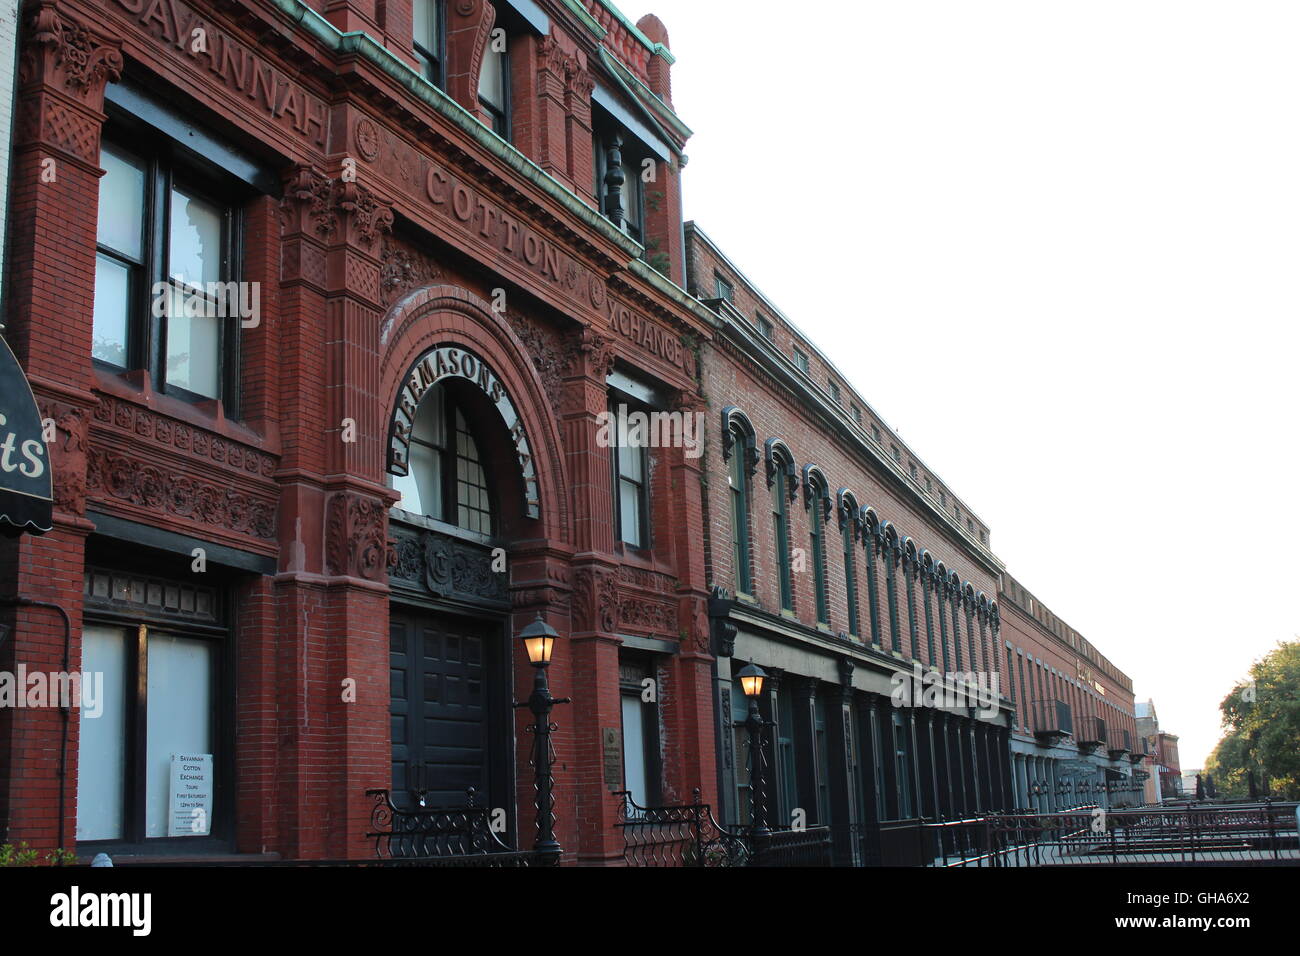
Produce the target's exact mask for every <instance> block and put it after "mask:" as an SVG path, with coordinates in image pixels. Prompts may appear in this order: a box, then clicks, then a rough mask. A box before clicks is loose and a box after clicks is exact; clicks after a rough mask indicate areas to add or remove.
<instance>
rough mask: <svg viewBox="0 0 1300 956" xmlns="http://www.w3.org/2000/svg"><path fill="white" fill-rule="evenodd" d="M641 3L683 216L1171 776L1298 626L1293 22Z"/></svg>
mask: <svg viewBox="0 0 1300 956" xmlns="http://www.w3.org/2000/svg"><path fill="white" fill-rule="evenodd" d="M642 2H643V3H653V7H650V8H649V9H652V10H653V12H655V13H657V14H658V15H659V16H660V18H661V19H662V20H663V21H664V23H665V25H666V26H667V27H668V31H669V34H670V35H671V42H672V48H673V52H674V53H675V54H676V56H677V60H678V62H677V65H676V66H675V67H674V69H673V89H674V102H675V105H676V107H677V111H678V113H679V114H680V115H681V116H682V118H683V119H684V120H685V121H686V122H687V123H688V124H689V125H691V126H692V128H693V129H695V131H696V135H695V137H694V139H692V141H691V142H690V144H689V145H688V147H687V150H688V153H689V154H690V158H691V162H690V166H689V167H688V169H687V170H686V178H685V206H686V215H687V218H694V219H696V220H697V221H698V222H699V223H700V225H701V226H702V227H703V228H704V229H705V231H706V232H708V233H709V235H710V236H711V237H712V238H713V239H714V240H716V241H717V242H718V244H719V245H720V246H721V247H722V248H723V250H724V251H726V252H727V253H728V254H729V255H730V256H731V258H732V259H733V261H735V262H736V264H737V265H738V266H740V267H741V268H742V269H744V270H745V271H746V272H747V273H748V275H749V277H750V278H751V279H752V280H754V281H755V282H756V283H757V284H758V286H759V287H760V288H761V289H763V291H764V292H766V293H767V294H768V295H769V297H771V298H772V300H773V301H774V302H775V303H776V304H777V305H778V306H780V307H781V308H782V309H783V310H784V311H785V312H786V314H787V315H789V316H790V318H791V319H793V320H794V321H795V322H796V323H798V324H799V325H800V326H801V327H802V329H803V330H804V331H805V332H806V333H808V334H809V335H810V336H812V338H813V339H814V340H815V341H816V342H817V343H818V344H819V345H820V346H821V347H822V348H823V350H824V351H826V352H827V354H829V355H831V356H832V357H833V358H834V359H835V360H836V362H837V363H838V365H839V367H840V369H841V371H843V372H844V373H845V374H846V375H847V376H848V378H849V379H850V380H851V381H853V382H854V383H855V384H857V385H858V386H859V388H860V389H861V388H862V387H863V386H865V389H864V393H865V396H866V398H867V400H868V401H869V402H870V403H871V404H872V406H873V407H874V408H875V409H876V410H877V411H878V412H879V413H880V414H881V415H883V416H884V417H885V420H886V421H887V422H889V423H890V424H891V425H892V426H894V427H895V428H897V429H898V431H899V433H900V434H901V435H902V436H903V437H904V439H905V440H906V441H907V442H908V443H909V444H910V445H911V446H912V447H913V448H914V449H915V450H916V451H917V453H918V454H920V455H921V456H922V458H923V459H924V460H925V461H926V462H927V463H928V464H929V465H930V466H931V467H932V468H934V469H935V471H936V472H937V473H938V474H939V475H941V476H942V477H943V479H944V480H945V481H946V482H948V483H949V485H950V486H951V487H952V488H953V489H954V491H955V492H956V493H957V494H958V495H959V496H961V498H963V499H964V500H965V501H967V502H968V503H969V506H970V507H971V508H973V509H974V510H975V513H976V514H978V515H980V516H982V517H983V519H984V520H985V521H986V522H988V524H989V527H990V529H991V531H990V533H991V545H992V547H993V549H994V551H995V552H996V553H997V554H998V556H999V557H1001V558H1002V560H1003V561H1004V562H1006V564H1007V567H1008V570H1009V571H1010V572H1011V573H1012V574H1014V575H1015V576H1016V577H1017V578H1019V580H1020V581H1021V583H1022V584H1024V585H1025V586H1026V587H1027V588H1029V589H1030V590H1031V591H1032V592H1034V593H1035V594H1036V595H1037V596H1038V597H1039V598H1040V599H1041V600H1042V601H1044V602H1045V603H1046V604H1047V606H1048V607H1049V608H1051V609H1052V610H1053V611H1054V612H1056V613H1057V614H1058V615H1059V616H1060V617H1062V618H1063V619H1064V620H1065V621H1067V622H1068V623H1069V624H1071V625H1072V626H1073V627H1075V628H1076V629H1077V630H1079V631H1080V632H1082V633H1083V634H1084V635H1085V636H1086V637H1087V638H1088V639H1089V640H1091V641H1092V642H1093V643H1094V644H1095V645H1096V646H1097V647H1098V648H1099V649H1100V650H1101V651H1102V653H1104V654H1106V655H1107V656H1109V657H1110V658H1111V659H1112V660H1113V661H1114V662H1115V663H1116V664H1117V665H1118V666H1119V667H1120V668H1121V669H1122V670H1124V671H1125V672H1126V673H1128V674H1129V676H1130V677H1132V678H1133V681H1134V687H1135V692H1136V694H1137V696H1138V698H1139V699H1141V700H1145V699H1146V698H1147V697H1152V698H1154V699H1155V702H1156V709H1157V712H1158V713H1159V715H1160V718H1161V725H1162V727H1163V728H1164V729H1166V730H1168V731H1170V732H1172V733H1176V734H1179V735H1180V737H1181V741H1180V750H1181V756H1182V766H1183V767H1184V768H1197V767H1200V766H1201V765H1202V762H1203V761H1204V758H1205V757H1206V756H1207V755H1208V753H1209V752H1210V750H1211V749H1212V748H1213V746H1214V744H1215V743H1216V742H1217V740H1218V737H1219V733H1220V731H1219V715H1218V703H1219V701H1220V700H1221V699H1222V698H1223V697H1224V696H1225V695H1226V694H1227V693H1228V691H1229V690H1230V689H1231V687H1232V685H1233V684H1234V682H1236V681H1238V680H1240V679H1242V678H1244V677H1245V675H1246V672H1247V670H1248V668H1249V666H1250V664H1251V662H1252V661H1253V660H1255V659H1256V658H1258V657H1260V656H1262V655H1263V654H1264V653H1266V652H1267V651H1268V650H1269V649H1270V648H1271V647H1273V646H1274V645H1275V644H1276V642H1278V641H1279V640H1290V639H1292V637H1293V636H1294V635H1296V634H1297V633H1300V608H1298V607H1297V601H1296V597H1297V595H1296V593H1295V591H1296V588H1295V584H1294V582H1295V581H1296V580H1297V577H1298V576H1300V574H1298V572H1300V560H1298V559H1297V551H1296V548H1295V542H1296V540H1297V539H1300V507H1298V506H1297V502H1296V501H1295V500H1294V499H1295V497H1296V487H1295V486H1296V484H1297V482H1296V474H1297V462H1298V461H1300V454H1298V453H1297V450H1296V427H1295V413H1296V405H1297V401H1296V395H1295V391H1296V390H1295V378H1296V375H1295V367H1296V361H1297V352H1298V349H1297V346H1300V333H1297V322H1296V317H1297V311H1298V308H1297V307H1298V305H1300V301H1298V300H1300V285H1298V284H1297V274H1296V264H1297V262H1298V261H1300V123H1298V122H1297V119H1298V117H1297V107H1300V56H1298V55H1297V53H1296V49H1297V41H1298V40H1300V5H1297V4H1294V3H1284V2H1260V0H1254V2H1251V3H1240V2H1227V0H1222V2H1215V3H1209V2H1195V0H1180V2H1164V0H1122V2H1118V0H1089V2H1073V3H1065V2H1058V0H1025V2H1007V0H980V2H978V3H972V2H969V0H966V2H939V0H906V2H904V0H896V2H887V3H886V2H875V0H866V2H848V0H841V2H827V3H817V4H811V3H810V4H805V5H802V6H801V5H798V4H790V3H786V2H782V3H778V2H773V0H743V2H742V0H708V2H707V3H705V2H700V0H642ZM623 4H624V5H623V9H624V10H625V12H626V13H627V14H628V15H629V16H630V17H631V18H633V19H634V20H635V19H637V18H639V17H640V16H641V15H642V14H643V13H646V12H648V9H647V7H645V6H633V5H632V3H631V0H623Z"/></svg>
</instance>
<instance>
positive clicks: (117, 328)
mask: <svg viewBox="0 0 1300 956" xmlns="http://www.w3.org/2000/svg"><path fill="white" fill-rule="evenodd" d="M130 287H131V270H130V269H128V268H127V267H126V266H125V265H123V264H122V263H120V262H118V261H116V260H114V259H110V258H108V257H107V256H105V255H102V254H101V255H99V256H97V257H96V258H95V317H94V320H93V322H92V327H91V346H90V354H91V355H92V356H93V357H94V358H97V359H99V360H100V361H103V362H110V363H112V364H113V365H117V366H119V367H121V368H126V367H127V365H126V327H127V307H128V296H129V293H130Z"/></svg>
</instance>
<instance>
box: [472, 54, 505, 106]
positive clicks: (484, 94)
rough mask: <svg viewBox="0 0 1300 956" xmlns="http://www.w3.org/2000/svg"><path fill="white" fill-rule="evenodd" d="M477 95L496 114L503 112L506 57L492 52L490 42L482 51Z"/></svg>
mask: <svg viewBox="0 0 1300 956" xmlns="http://www.w3.org/2000/svg"><path fill="white" fill-rule="evenodd" d="M478 95H479V98H480V99H482V100H483V101H484V102H486V103H487V104H488V105H489V106H491V107H492V108H493V109H495V110H496V111H497V112H498V113H504V112H505V109H506V55H505V53H504V52H496V51H494V50H493V49H492V41H491V40H489V41H488V45H487V49H485V50H484V51H483V67H482V69H480V70H479V74H478Z"/></svg>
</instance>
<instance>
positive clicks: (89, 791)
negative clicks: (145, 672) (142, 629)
mask: <svg viewBox="0 0 1300 956" xmlns="http://www.w3.org/2000/svg"><path fill="white" fill-rule="evenodd" d="M129 663H130V661H129V657H128V642H127V636H126V632H125V631H122V630H119V629H118V628H110V627H95V626H94V625H91V624H87V625H86V626H85V628H84V629H83V631H82V637H81V670H82V673H84V674H88V675H90V679H91V691H92V693H97V694H98V696H97V697H96V699H94V700H88V699H87V697H86V696H85V695H84V694H83V696H82V700H81V743H80V745H79V748H78V751H77V753H78V757H77V839H78V840H119V839H121V838H122V836H123V833H122V807H123V800H124V798H125V783H126V687H127V675H128V673H129V671H130V667H129ZM101 681H102V683H101ZM101 688H102V689H101ZM95 714H98V716H95Z"/></svg>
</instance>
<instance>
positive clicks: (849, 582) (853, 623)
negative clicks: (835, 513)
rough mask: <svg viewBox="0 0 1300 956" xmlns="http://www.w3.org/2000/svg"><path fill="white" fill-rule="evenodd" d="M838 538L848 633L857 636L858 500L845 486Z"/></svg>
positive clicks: (841, 492)
mask: <svg viewBox="0 0 1300 956" xmlns="http://www.w3.org/2000/svg"><path fill="white" fill-rule="evenodd" d="M839 497H840V506H839V520H840V538H841V543H842V544H843V550H844V592H845V594H847V595H848V599H849V601H848V609H849V634H850V635H851V636H853V637H857V636H858V574H857V568H856V566H855V565H854V563H853V557H854V555H853V549H854V547H855V546H856V544H857V527H858V526H857V521H858V500H857V498H856V497H855V496H854V494H853V492H851V491H849V490H848V489H847V488H841V489H840V495H839Z"/></svg>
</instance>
